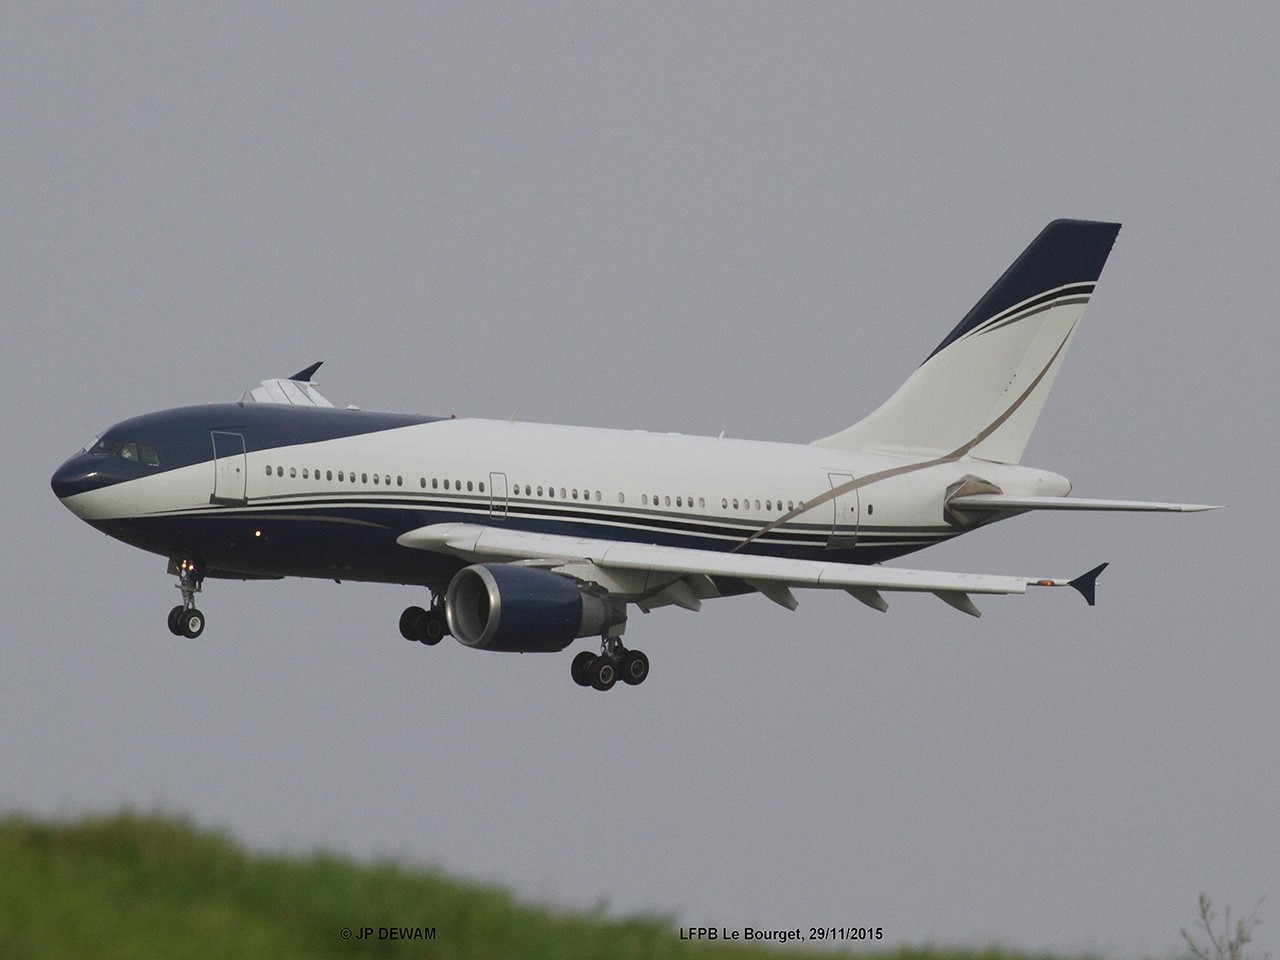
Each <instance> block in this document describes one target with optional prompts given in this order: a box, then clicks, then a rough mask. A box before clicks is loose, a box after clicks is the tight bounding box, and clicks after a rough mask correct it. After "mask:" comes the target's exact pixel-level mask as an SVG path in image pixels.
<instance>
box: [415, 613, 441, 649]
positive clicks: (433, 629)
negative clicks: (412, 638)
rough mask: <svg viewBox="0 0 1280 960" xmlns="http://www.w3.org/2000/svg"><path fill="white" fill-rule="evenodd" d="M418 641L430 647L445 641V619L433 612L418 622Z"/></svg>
mask: <svg viewBox="0 0 1280 960" xmlns="http://www.w3.org/2000/svg"><path fill="white" fill-rule="evenodd" d="M418 631H419V632H418V639H419V640H420V641H421V642H422V643H425V644H426V645H427V646H428V647H434V646H435V645H436V644H437V643H439V642H440V641H441V640H443V639H444V635H445V633H446V632H447V631H446V630H445V623H444V617H443V616H441V615H440V614H438V613H436V612H435V611H434V610H432V611H431V612H430V613H428V614H426V615H425V616H424V617H423V618H422V619H421V620H419V621H418Z"/></svg>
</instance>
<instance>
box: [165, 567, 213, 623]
mask: <svg viewBox="0 0 1280 960" xmlns="http://www.w3.org/2000/svg"><path fill="white" fill-rule="evenodd" d="M169 567H170V572H171V573H177V575H178V583H177V587H178V589H179V590H181V591H182V603H181V604H179V605H178V606H176V607H174V608H173V609H172V610H170V611H169V632H170V633H172V634H173V635H174V636H175V637H188V638H190V639H192V640H194V639H195V638H196V637H198V636H200V634H202V633H204V614H203V613H201V612H200V611H199V610H197V609H196V594H197V593H199V592H200V588H201V587H202V586H203V585H204V577H203V576H202V575H201V571H200V569H199V567H198V565H197V564H196V563H195V562H194V561H191V560H181V561H170V564H169Z"/></svg>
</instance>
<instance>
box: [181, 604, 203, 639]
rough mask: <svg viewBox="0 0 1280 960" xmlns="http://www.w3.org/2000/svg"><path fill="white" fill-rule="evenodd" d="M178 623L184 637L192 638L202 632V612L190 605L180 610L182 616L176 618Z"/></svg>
mask: <svg viewBox="0 0 1280 960" xmlns="http://www.w3.org/2000/svg"><path fill="white" fill-rule="evenodd" d="M178 625H179V626H180V627H181V628H182V635H183V636H184V637H187V638H188V639H191V640H194V639H195V638H196V637H198V636H200V634H202V633H204V614H203V613H201V612H200V611H199V610H197V609H196V608H195V607H191V608H190V609H189V610H184V611H183V612H182V616H181V617H179V618H178Z"/></svg>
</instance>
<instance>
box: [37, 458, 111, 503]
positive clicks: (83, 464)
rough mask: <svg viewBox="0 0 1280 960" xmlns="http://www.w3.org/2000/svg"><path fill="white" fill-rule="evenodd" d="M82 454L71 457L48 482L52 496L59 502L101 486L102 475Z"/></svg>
mask: <svg viewBox="0 0 1280 960" xmlns="http://www.w3.org/2000/svg"><path fill="white" fill-rule="evenodd" d="M94 459H96V458H92V459H91V458H89V457H86V456H85V455H83V454H80V455H78V456H74V457H72V458H71V459H70V460H68V461H67V462H66V463H64V464H63V465H62V466H60V467H59V468H58V469H57V470H56V471H55V472H54V474H53V476H52V477H51V478H50V480H49V486H51V487H52V488H53V493H54V496H56V497H57V498H58V499H59V500H65V499H67V497H73V496H75V495H76V494H77V493H84V492H85V491H87V490H93V489H95V488H97V487H100V486H102V473H101V471H100V470H99V469H98V467H97V464H95V463H94V462H93V461H94Z"/></svg>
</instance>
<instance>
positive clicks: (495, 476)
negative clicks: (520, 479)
mask: <svg viewBox="0 0 1280 960" xmlns="http://www.w3.org/2000/svg"><path fill="white" fill-rule="evenodd" d="M489 516H491V517H493V518H494V519H495V520H505V519H507V475H506V474H505V473H491V474H489Z"/></svg>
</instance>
